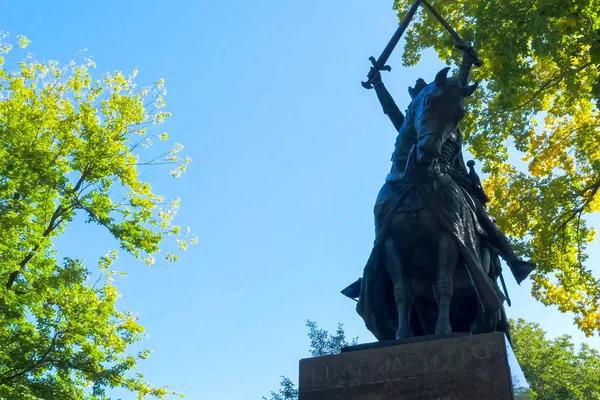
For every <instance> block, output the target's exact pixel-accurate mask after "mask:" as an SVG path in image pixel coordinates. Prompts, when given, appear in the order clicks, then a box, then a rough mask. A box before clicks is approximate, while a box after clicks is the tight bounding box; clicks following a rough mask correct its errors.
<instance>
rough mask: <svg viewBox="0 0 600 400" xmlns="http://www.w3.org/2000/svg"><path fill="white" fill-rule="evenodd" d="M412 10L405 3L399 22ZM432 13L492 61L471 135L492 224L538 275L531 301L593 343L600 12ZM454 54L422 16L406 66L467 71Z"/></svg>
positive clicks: (496, 6)
mask: <svg viewBox="0 0 600 400" xmlns="http://www.w3.org/2000/svg"><path fill="white" fill-rule="evenodd" d="M411 3H412V1H405V0H397V1H395V6H396V8H397V9H398V11H399V15H400V16H403V15H404V14H405V13H406V10H407V9H408V7H410V4H411ZM432 3H433V5H434V7H435V8H436V9H437V10H438V12H440V14H442V15H443V16H444V17H445V18H446V19H447V21H448V22H449V24H450V25H451V26H453V27H454V28H456V29H457V31H458V32H459V33H460V34H461V35H462V37H463V38H464V39H465V40H466V41H469V42H471V43H472V44H473V45H474V47H475V48H476V49H477V51H478V52H479V55H480V58H481V60H482V61H484V66H483V67H481V68H476V69H475V70H474V71H473V73H472V75H473V77H474V78H475V79H478V80H483V81H484V83H485V84H484V85H482V89H480V90H479V91H478V92H479V93H477V92H476V94H475V95H474V96H472V97H470V98H469V101H468V106H469V113H468V116H467V118H466V120H465V121H464V122H463V130H464V133H465V143H466V144H467V146H468V149H469V151H470V152H471V153H472V154H473V155H475V156H476V157H477V158H478V159H480V160H483V161H484V163H483V170H484V172H486V173H487V174H488V179H487V181H486V182H485V186H486V188H487V189H488V190H489V191H490V197H491V198H492V204H491V210H492V213H493V214H494V216H496V217H497V218H498V224H499V225H500V227H501V228H502V229H503V230H504V231H506V232H507V233H508V234H510V235H512V237H513V238H514V239H515V243H516V244H517V247H518V249H519V251H520V252H521V253H522V254H524V255H527V256H530V257H532V258H533V260H534V261H535V262H537V263H538V264H539V266H540V268H539V270H538V271H536V272H535V273H534V274H533V276H532V279H533V281H534V285H533V295H534V296H535V297H536V298H537V299H538V300H540V301H542V302H543V303H544V304H548V305H556V306H558V308H559V309H560V310H561V311H564V312H572V313H574V318H575V322H576V323H577V324H578V326H579V327H580V328H581V329H582V330H583V331H584V332H585V333H586V334H588V335H592V334H594V333H595V332H598V331H600V314H599V310H600V296H599V294H598V293H599V291H600V281H599V280H598V279H597V278H595V277H594V276H593V275H592V273H591V271H590V270H589V268H587V267H585V265H584V262H585V260H586V245H587V244H588V243H590V242H591V241H592V240H593V239H594V234H595V231H594V230H592V229H590V228H589V227H588V225H587V223H586V221H585V216H586V215H588V214H590V213H593V212H596V211H598V209H599V208H600V200H599V197H600V196H599V195H598V189H599V188H600V146H598V137H600V123H599V122H598V121H600V111H599V109H598V105H599V102H600V80H599V79H598V76H599V72H600V71H599V70H600V3H598V2H597V1H591V2H589V1H587V2H586V1H576V0H547V1H542V2H540V1H534V0H508V1H500V2H499V1H493V0H475V1H471V0H469V1H467V0H456V1H455V0H436V1H433V2H432ZM453 46H454V42H453V39H452V38H451V37H450V36H449V34H448V33H447V32H446V31H445V30H444V29H443V28H442V27H441V25H440V24H439V22H438V21H437V20H436V19H435V18H433V17H432V16H431V15H430V14H429V12H428V11H424V10H421V11H420V12H419V13H418V14H417V15H416V18H415V20H414V21H413V23H412V24H411V26H410V28H409V31H408V35H407V44H406V48H405V52H404V62H405V64H407V65H413V64H415V63H416V62H417V61H418V60H419V53H420V51H421V50H422V49H424V48H428V47H433V48H435V50H436V51H437V52H438V54H439V56H440V57H441V58H442V59H443V60H444V61H446V62H447V63H449V64H452V63H454V64H455V65H457V64H458V63H459V62H460V52H459V51H458V50H455V49H453ZM423 78H427V77H423ZM538 121H539V122H538ZM515 156H516V157H515ZM515 160H518V161H515Z"/></svg>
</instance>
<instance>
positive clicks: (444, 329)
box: [435, 323, 452, 335]
mask: <svg viewBox="0 0 600 400" xmlns="http://www.w3.org/2000/svg"><path fill="white" fill-rule="evenodd" d="M444 333H452V327H451V326H450V324H448V323H446V324H440V323H438V324H436V325H435V334H436V335H440V334H444Z"/></svg>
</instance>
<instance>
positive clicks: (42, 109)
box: [0, 34, 190, 399]
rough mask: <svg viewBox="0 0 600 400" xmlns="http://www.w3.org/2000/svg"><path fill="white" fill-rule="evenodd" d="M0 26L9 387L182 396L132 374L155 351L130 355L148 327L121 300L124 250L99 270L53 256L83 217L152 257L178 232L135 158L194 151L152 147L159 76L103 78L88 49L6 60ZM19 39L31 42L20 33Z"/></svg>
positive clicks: (65, 394)
mask: <svg viewBox="0 0 600 400" xmlns="http://www.w3.org/2000/svg"><path fill="white" fill-rule="evenodd" d="M5 38H6V35H4V34H0V56H2V57H0V259H1V262H0V343H2V346H0V398H3V399H38V398H43V399H107V398H108V397H107V394H106V389H109V388H118V387H120V388H125V389H129V390H131V391H132V392H134V393H136V394H137V396H138V398H139V399H142V398H146V397H148V396H154V397H157V398H165V397H166V396H168V395H169V394H176V393H174V392H171V391H169V390H168V388H166V387H165V388H156V387H153V386H151V385H150V384H148V383H147V382H145V380H144V378H143V376H142V375H140V374H139V373H136V366H137V363H138V361H139V360H143V359H145V358H147V357H148V355H149V352H148V351H142V352H140V353H138V354H136V355H130V354H128V353H127V349H128V348H129V346H130V345H131V344H133V343H135V342H137V341H138V340H140V338H141V336H142V334H143V333H144V328H143V327H142V326H140V325H139V324H138V322H137V320H138V318H137V317H136V316H135V314H133V313H132V312H122V311H119V310H118V309H117V308H116V306H115V302H116V300H117V298H118V296H119V294H118V292H117V290H116V288H115V286H114V285H113V280H114V277H115V275H116V274H117V272H116V271H114V269H113V268H112V264H113V262H114V260H115V259H116V258H117V251H111V252H109V253H107V254H106V255H104V256H102V257H100V259H99V262H98V268H97V269H96V268H95V267H94V268H92V267H90V266H84V265H83V262H82V261H81V260H76V259H70V258H65V259H63V260H58V259H57V257H56V252H55V250H54V249H53V245H52V241H53V240H54V239H55V238H56V237H58V236H59V235H61V234H62V233H64V231H65V229H66V227H67V226H68V225H69V223H70V222H72V221H73V220H74V219H75V218H78V217H79V218H85V219H86V220H87V222H89V223H92V224H96V225H97V226H98V227H99V228H98V229H105V230H107V231H108V232H110V233H111V234H112V236H113V237H114V238H115V239H116V241H117V242H118V243H119V245H120V247H121V248H122V249H123V250H124V251H126V252H128V253H130V254H132V255H133V256H135V257H136V258H140V259H144V260H145V261H146V263H148V264H150V263H152V262H153V260H154V257H155V255H158V254H160V250H161V249H160V244H161V243H162V242H163V239H164V238H165V237H167V236H175V237H178V236H181V235H180V231H181V228H180V227H178V226H176V225H173V224H172V220H173V217H174V216H175V215H176V213H177V208H178V207H179V199H176V200H173V201H170V202H165V200H164V199H163V197H161V196H159V195H157V194H155V193H154V192H153V191H152V190H151V187H150V184H149V183H148V182H144V181H142V180H141V176H140V172H139V169H138V168H139V166H140V165H154V164H160V163H169V164H172V165H173V169H172V171H171V174H172V175H173V176H179V175H180V174H181V173H182V172H183V171H185V168H186V166H187V164H188V163H189V162H190V160H189V159H182V158H180V157H179V156H178V154H177V153H178V152H179V151H180V150H181V148H182V146H181V145H179V144H175V145H173V146H172V147H171V148H167V149H165V150H163V151H160V152H159V153H157V154H154V155H152V154H151V153H149V152H150V150H149V148H150V146H151V145H152V139H153V138H154V137H156V136H158V135H160V134H162V132H158V134H157V133H156V132H154V131H155V126H156V125H159V124H160V123H162V122H163V121H164V119H165V118H166V117H168V116H169V115H170V114H169V113H168V112H166V111H164V105H165V102H164V99H163V97H164V95H165V94H166V90H165V88H164V82H163V81H162V80H160V81H158V82H156V83H155V84H154V86H152V87H144V88H138V87H137V86H136V85H135V83H134V78H135V76H136V74H137V71H133V73H132V74H131V75H129V76H125V75H124V74H122V73H121V72H115V73H112V74H110V73H107V74H105V75H103V76H102V77H101V78H100V79H97V80H94V79H92V75H91V73H90V69H91V68H93V67H94V63H93V62H92V61H91V60H90V59H85V61H84V62H83V63H80V64H78V63H76V62H75V61H72V62H71V63H69V64H67V65H65V66H60V65H59V64H58V62H56V61H48V62H38V61H35V60H34V59H33V58H32V57H31V56H28V57H27V59H26V60H25V61H21V62H19V63H17V68H16V70H14V71H11V70H8V69H6V68H5V66H4V64H5V58H4V56H3V55H6V54H7V53H9V52H10V51H11V49H12V47H13V46H12V45H10V44H7V43H5V42H3V39H5ZM18 44H19V46H20V47H21V48H24V47H26V46H27V45H28V44H29V40H28V39H27V38H25V37H24V36H20V37H18ZM161 139H163V140H166V139H167V135H163V136H161ZM146 149H148V150H146ZM144 151H146V152H147V153H148V154H149V156H150V158H149V161H144V159H143V158H142V157H141V153H143V152H144ZM184 239H185V238H184V237H180V239H179V240H181V241H183V240H184ZM175 257H176V256H175V255H173V254H170V253H168V254H166V255H165V258H166V259H167V260H173V259H174V258H175ZM96 277H97V278H96ZM89 279H91V280H89Z"/></svg>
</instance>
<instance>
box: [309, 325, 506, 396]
mask: <svg viewBox="0 0 600 400" xmlns="http://www.w3.org/2000/svg"><path fill="white" fill-rule="evenodd" d="M504 346H505V345H504V337H503V335H502V334H487V335H477V336H465V337H459V338H452V339H444V340H438V341H429V342H421V343H412V344H405V345H397V346H389V347H383V348H375V349H370V350H361V351H356V352H349V353H344V354H340V355H334V356H325V357H319V358H312V359H304V360H301V361H300V399H301V400H312V399H315V400H316V399H319V400H327V399H339V400H342V399H346V400H355V399H356V400H359V399H360V400H362V399H365V400H366V399H378V400H386V399H394V400H396V399H407V400H408V399H411V400H421V399H422V400H462V399H479V400H484V399H498V400H500V399H501V400H506V399H510V398H511V397H510V393H511V391H510V378H509V377H508V367H507V365H506V351H505V347H504ZM461 387H462V388H463V389H465V390H466V389H467V388H468V390H469V391H470V392H471V393H472V394H477V393H479V395H480V396H481V395H482V394H483V393H484V392H485V391H487V393H486V394H485V396H484V397H473V396H471V397H465V395H462V394H460V393H459V391H463V390H461ZM477 387H485V388H486V390H485V391H481V390H477ZM502 388H504V389H502ZM490 390H491V391H490ZM386 393H393V396H394V397H386V396H387V395H386ZM370 394H373V395H376V396H375V397H373V396H371V395H370ZM498 396H504V397H498Z"/></svg>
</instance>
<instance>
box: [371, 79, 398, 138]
mask: <svg viewBox="0 0 600 400" xmlns="http://www.w3.org/2000/svg"><path fill="white" fill-rule="evenodd" d="M371 82H372V83H373V87H374V88H375V93H377V98H378V99H379V103H381V107H383V112H384V114H385V115H387V116H388V117H389V119H390V120H391V121H392V124H394V128H396V130H397V131H399V130H400V128H401V127H402V124H403V123H404V114H402V111H400V109H399V108H398V106H397V105H396V102H395V101H394V98H393V97H392V95H391V94H390V92H388V90H387V89H386V87H385V85H384V84H383V82H382V81H381V73H380V72H379V71H375V72H374V74H373V78H371Z"/></svg>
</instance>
